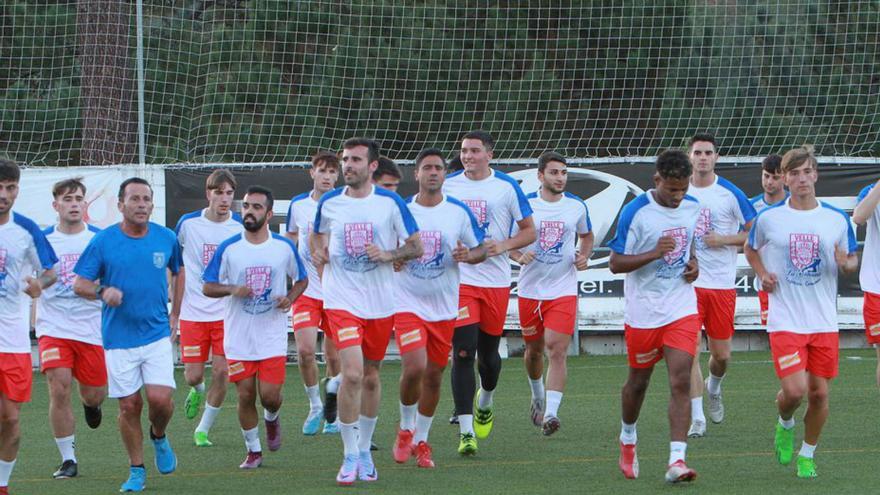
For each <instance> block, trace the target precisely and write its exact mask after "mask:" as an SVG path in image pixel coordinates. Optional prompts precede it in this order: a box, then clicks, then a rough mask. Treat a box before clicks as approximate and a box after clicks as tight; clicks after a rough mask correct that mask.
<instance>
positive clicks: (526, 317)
mask: <svg viewBox="0 0 880 495" xmlns="http://www.w3.org/2000/svg"><path fill="white" fill-rule="evenodd" d="M518 302H519V326H520V328H522V336H523V340H525V341H526V342H530V341H533V340H538V339H540V338H541V337H543V336H544V330H545V329H546V330H552V331H554V332H557V333H563V334H565V335H569V336H571V335H574V324H575V315H576V314H577V304H578V301H577V296H565V297H560V298H558V299H553V300H550V301H539V300H537V299H528V298H525V297H520V298H519V299H518Z"/></svg>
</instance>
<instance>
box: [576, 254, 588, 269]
mask: <svg viewBox="0 0 880 495" xmlns="http://www.w3.org/2000/svg"><path fill="white" fill-rule="evenodd" d="M589 266H590V260H589V259H587V257H586V256H584V255H583V254H581V253H575V255H574V267H575V268H576V269H577V270H578V271H579V272H582V271H584V270H586V269H587V268H588V267H589Z"/></svg>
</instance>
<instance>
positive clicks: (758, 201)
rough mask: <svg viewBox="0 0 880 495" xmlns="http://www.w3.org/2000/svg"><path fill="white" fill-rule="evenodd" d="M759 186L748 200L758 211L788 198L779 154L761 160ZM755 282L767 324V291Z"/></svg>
mask: <svg viewBox="0 0 880 495" xmlns="http://www.w3.org/2000/svg"><path fill="white" fill-rule="evenodd" d="M761 187H762V188H763V189H764V192H763V193H761V194H758V195H757V196H754V197H753V198H751V199H750V200H749V201H751V202H752V206H753V207H754V208H755V211H756V212H758V213H761V212H762V211H764V210H766V209H767V208H769V207H771V206H773V205H775V204H777V203H781V202H782V201H785V200H786V199H787V198H788V191H787V190H786V189H785V180H784V178H783V176H782V157H781V156H779V155H768V156H767V157H766V158H764V160H763V161H761ZM756 283H757V287H758V303H759V304H760V307H761V325H767V301H768V298H767V293H766V292H764V290H762V289H761V281H760V280H759V279H756Z"/></svg>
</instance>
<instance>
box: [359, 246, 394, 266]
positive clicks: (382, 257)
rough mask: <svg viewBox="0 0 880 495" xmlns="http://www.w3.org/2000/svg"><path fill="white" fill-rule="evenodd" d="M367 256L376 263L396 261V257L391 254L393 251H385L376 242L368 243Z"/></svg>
mask: <svg viewBox="0 0 880 495" xmlns="http://www.w3.org/2000/svg"><path fill="white" fill-rule="evenodd" d="M366 248H367V256H368V257H369V258H370V261H372V262H375V263H391V262H392V261H394V258H393V257H392V256H391V253H389V252H388V251H383V250H382V249H381V248H379V246H377V245H375V244H367V245H366Z"/></svg>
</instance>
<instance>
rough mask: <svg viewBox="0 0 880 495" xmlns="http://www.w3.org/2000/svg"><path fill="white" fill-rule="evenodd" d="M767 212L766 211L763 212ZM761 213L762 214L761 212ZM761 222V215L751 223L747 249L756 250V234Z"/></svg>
mask: <svg viewBox="0 0 880 495" xmlns="http://www.w3.org/2000/svg"><path fill="white" fill-rule="evenodd" d="M764 211H767V210H764ZM761 213H763V212H761ZM760 220H761V215H758V216H757V217H755V221H754V223H752V228H751V229H750V230H749V247H750V248H752V249H758V247H759V246H757V237H756V236H757V235H758V234H757V232H758V222H759V221H760Z"/></svg>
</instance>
